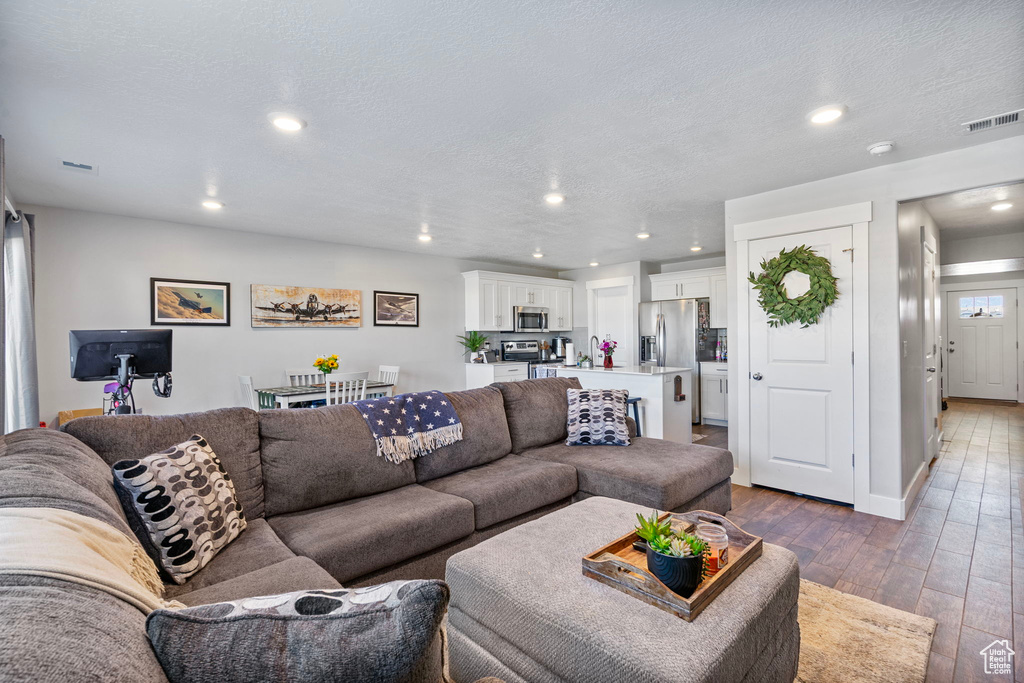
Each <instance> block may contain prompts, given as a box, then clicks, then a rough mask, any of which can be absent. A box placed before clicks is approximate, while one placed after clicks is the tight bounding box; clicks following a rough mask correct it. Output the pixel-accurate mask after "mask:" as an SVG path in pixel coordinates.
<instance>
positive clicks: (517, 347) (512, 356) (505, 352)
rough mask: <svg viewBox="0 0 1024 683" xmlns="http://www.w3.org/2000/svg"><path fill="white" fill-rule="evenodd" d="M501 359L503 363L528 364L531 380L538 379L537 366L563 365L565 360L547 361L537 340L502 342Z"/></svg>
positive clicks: (528, 375)
mask: <svg viewBox="0 0 1024 683" xmlns="http://www.w3.org/2000/svg"><path fill="white" fill-rule="evenodd" d="M501 359H502V360H503V361H513V362H519V363H523V362H525V363H528V364H529V370H528V374H527V377H529V378H530V379H536V378H537V366H540V365H548V364H550V363H562V362H564V360H565V359H564V358H559V359H557V360H548V359H546V358H545V357H544V352H543V351H542V350H541V348H540V342H539V341H537V340H536V339H527V340H523V341H504V342H501Z"/></svg>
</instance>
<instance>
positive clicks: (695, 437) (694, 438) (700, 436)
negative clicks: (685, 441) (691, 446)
mask: <svg viewBox="0 0 1024 683" xmlns="http://www.w3.org/2000/svg"><path fill="white" fill-rule="evenodd" d="M706 437H707V434H691V435H690V443H697V442H698V441H700V440H701V439H704V438H706Z"/></svg>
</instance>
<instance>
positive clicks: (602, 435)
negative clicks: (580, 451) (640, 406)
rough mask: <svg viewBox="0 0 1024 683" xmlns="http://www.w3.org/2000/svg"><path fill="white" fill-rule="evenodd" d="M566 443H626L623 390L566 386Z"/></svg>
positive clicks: (627, 395) (591, 444) (627, 441)
mask: <svg viewBox="0 0 1024 683" xmlns="http://www.w3.org/2000/svg"><path fill="white" fill-rule="evenodd" d="M566 395H567V397H568V399H569V422H568V424H567V429H568V432H569V438H567V439H566V440H565V443H566V444H567V445H569V446H628V445H629V427H628V426H627V424H626V399H628V398H629V392H628V391H626V390H625V389H566Z"/></svg>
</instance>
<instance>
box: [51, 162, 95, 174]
mask: <svg viewBox="0 0 1024 683" xmlns="http://www.w3.org/2000/svg"><path fill="white" fill-rule="evenodd" d="M57 162H58V163H59V164H60V167H61V168H63V169H64V170H65V171H73V172H75V173H88V174H89V175H99V174H100V169H99V166H93V165H92V164H82V163H79V162H77V161H68V160H67V159H57Z"/></svg>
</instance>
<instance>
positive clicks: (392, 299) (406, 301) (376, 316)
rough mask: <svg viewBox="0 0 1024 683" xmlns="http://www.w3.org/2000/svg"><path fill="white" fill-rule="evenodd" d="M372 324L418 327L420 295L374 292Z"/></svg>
mask: <svg viewBox="0 0 1024 683" xmlns="http://www.w3.org/2000/svg"><path fill="white" fill-rule="evenodd" d="M373 324H374V325H376V326H379V327H419V326H420V295H419V294H402V293H401V292H374V293H373Z"/></svg>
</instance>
